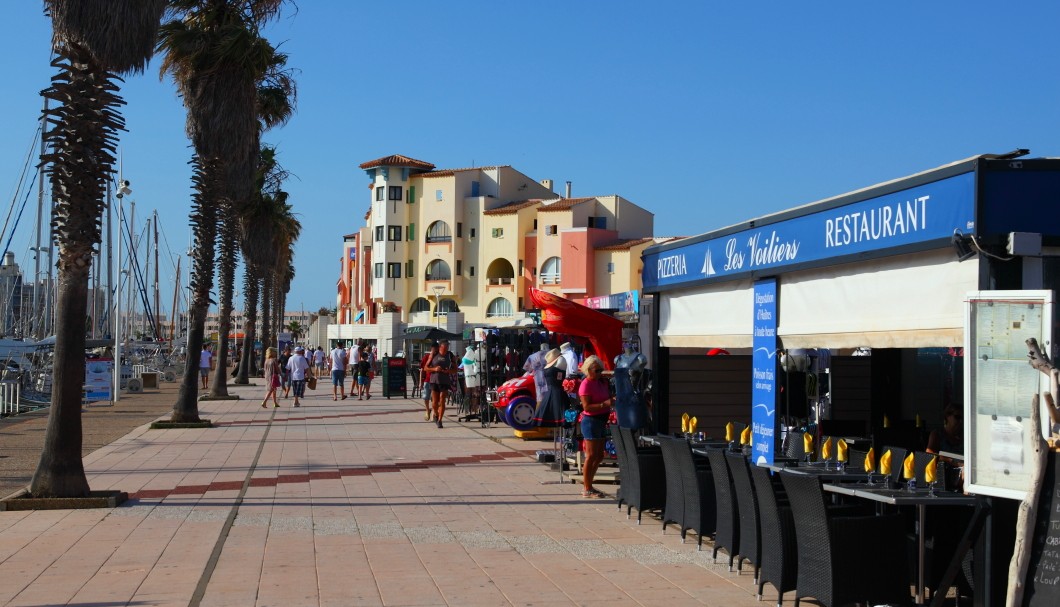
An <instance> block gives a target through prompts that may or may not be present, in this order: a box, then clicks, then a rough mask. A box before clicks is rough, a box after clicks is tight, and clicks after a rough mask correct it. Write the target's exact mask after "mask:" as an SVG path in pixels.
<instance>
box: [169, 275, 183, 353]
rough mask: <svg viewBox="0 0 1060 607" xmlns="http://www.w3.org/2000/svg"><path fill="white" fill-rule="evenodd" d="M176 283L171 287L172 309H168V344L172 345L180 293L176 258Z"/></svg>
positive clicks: (175, 336)
mask: <svg viewBox="0 0 1060 607" xmlns="http://www.w3.org/2000/svg"><path fill="white" fill-rule="evenodd" d="M176 274H177V282H176V284H175V285H173V307H172V308H170V309H169V344H170V346H172V345H173V341H174V340H176V339H177V335H176V332H177V331H176V322H177V295H178V294H179V293H180V257H178V258H177V272H176Z"/></svg>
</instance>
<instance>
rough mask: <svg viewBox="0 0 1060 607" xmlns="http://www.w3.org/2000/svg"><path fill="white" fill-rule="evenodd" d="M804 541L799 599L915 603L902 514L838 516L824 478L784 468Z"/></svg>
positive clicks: (831, 603) (832, 606)
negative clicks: (826, 492)
mask: <svg viewBox="0 0 1060 607" xmlns="http://www.w3.org/2000/svg"><path fill="white" fill-rule="evenodd" d="M781 479H782V480H783V482H784V488H785V489H786V491H787V494H788V499H789V500H790V501H791V510H792V515H793V517H794V519H795V536H796V539H797V544H798V550H797V552H798V557H799V571H798V575H797V582H796V589H795V605H796V607H797V606H798V604H799V601H800V599H803V598H806V597H813V598H814V599H815V600H816V601H818V602H819V603H821V604H822V605H824V606H825V607H837V606H839V605H848V604H851V603H862V602H868V603H870V604H873V605H876V604H880V603H889V602H898V603H903V604H906V603H909V599H910V594H909V577H908V569H907V565H908V562H907V557H906V553H905V542H904V537H905V532H904V528H903V519H902V517H900V516H894V515H888V516H849V517H848V516H834V515H832V513H831V512H830V511H829V509H828V508H826V507H825V496H824V491H823V490H822V489H821V482H820V480H819V479H817V478H816V477H813V476H809V475H804V474H798V473H797V472H789V471H784V472H781Z"/></svg>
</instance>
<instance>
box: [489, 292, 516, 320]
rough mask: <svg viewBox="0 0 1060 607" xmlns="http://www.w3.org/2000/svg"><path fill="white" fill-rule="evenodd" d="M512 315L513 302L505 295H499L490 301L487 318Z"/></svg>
mask: <svg viewBox="0 0 1060 607" xmlns="http://www.w3.org/2000/svg"><path fill="white" fill-rule="evenodd" d="M511 315H512V302H510V301H508V300H507V299H505V298H503V297H498V298H497V299H494V300H493V301H491V302H490V305H489V307H488V308H487V309H486V317H487V318H495V317H498V316H511Z"/></svg>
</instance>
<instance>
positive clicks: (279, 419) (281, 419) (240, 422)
mask: <svg viewBox="0 0 1060 607" xmlns="http://www.w3.org/2000/svg"><path fill="white" fill-rule="evenodd" d="M409 411H416V412H421V411H422V409H421V408H417V409H400V410H397V411H368V412H365V413H337V414H335V415H306V416H304V417H277V418H275V419H273V420H268V419H245V420H237V421H231V422H214V424H213V425H215V426H250V425H253V424H268V423H269V422H270V421H271V422H272V423H277V424H278V423H280V422H304V421H309V420H313V419H338V418H340V417H370V416H373V415H397V414H398V413H408V412H409Z"/></svg>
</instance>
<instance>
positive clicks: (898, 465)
mask: <svg viewBox="0 0 1060 607" xmlns="http://www.w3.org/2000/svg"><path fill="white" fill-rule="evenodd" d="M888 451H890V452H891V474H890V475H889V476H888V477H887V480H889V481H891V482H892V483H893V484H895V485H898V484H901V482H902V462H904V461H905V456H906V454H907V453H909V451H907V450H906V449H903V448H901V447H884V448H883V449H881V450H880V455H879V456H878V457H877V458H876V469H877V470H879V468H880V464H879V462H880V458H881V457H883V454H884V453H887V452H888Z"/></svg>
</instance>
